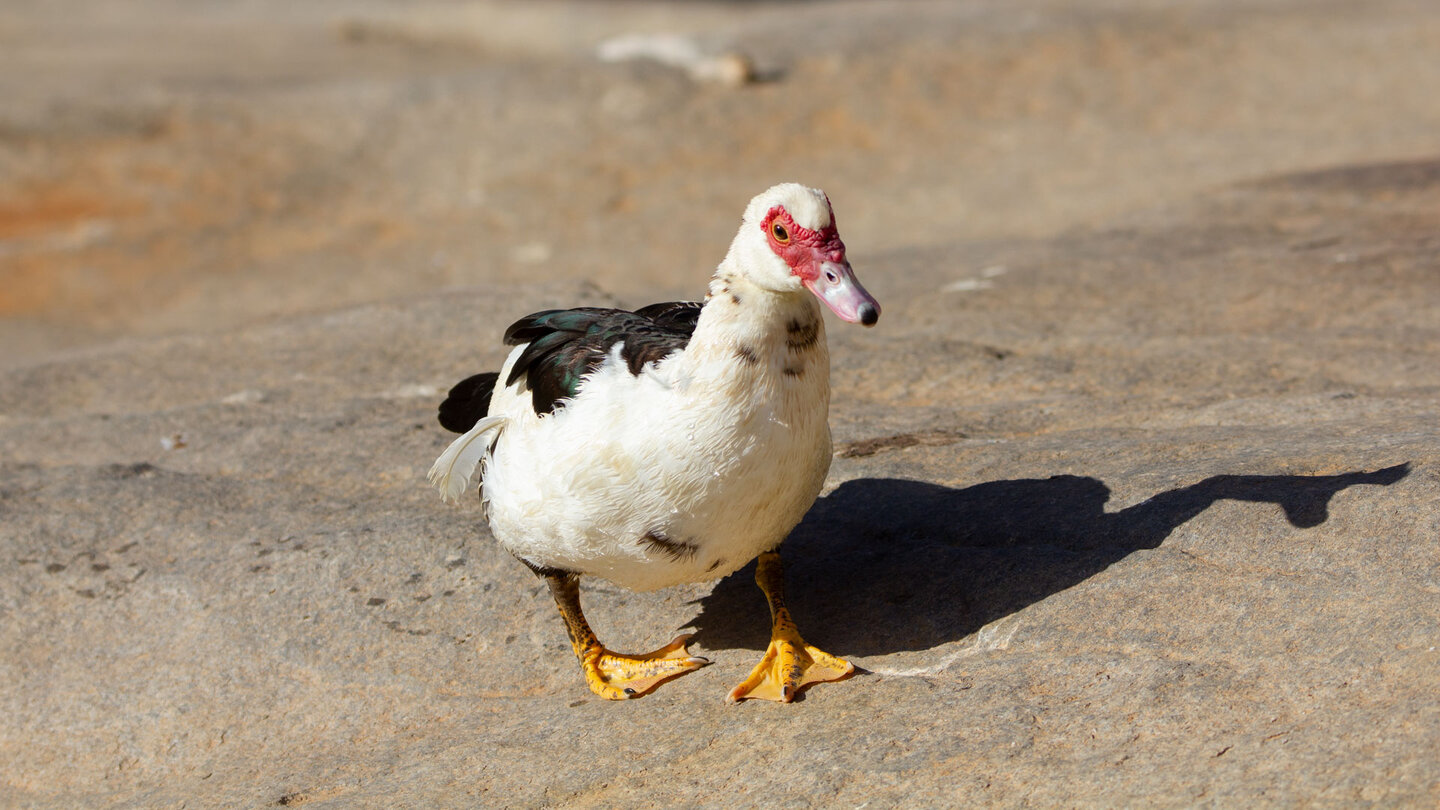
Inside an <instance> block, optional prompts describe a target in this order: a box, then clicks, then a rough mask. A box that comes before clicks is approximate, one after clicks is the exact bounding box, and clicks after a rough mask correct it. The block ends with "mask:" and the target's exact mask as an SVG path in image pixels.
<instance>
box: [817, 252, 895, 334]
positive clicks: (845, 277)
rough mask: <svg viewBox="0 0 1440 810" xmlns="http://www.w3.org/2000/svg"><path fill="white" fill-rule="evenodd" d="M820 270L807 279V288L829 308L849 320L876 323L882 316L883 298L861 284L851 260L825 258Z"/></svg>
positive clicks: (842, 318) (870, 324)
mask: <svg viewBox="0 0 1440 810" xmlns="http://www.w3.org/2000/svg"><path fill="white" fill-rule="evenodd" d="M818 269H819V272H818V273H816V274H815V276H814V277H813V278H808V279H806V280H805V282H804V284H805V287H806V289H808V290H810V292H812V293H815V297H817V298H819V299H820V300H821V301H824V302H825V306H827V307H830V311H831V312H834V313H835V314H836V315H839V316H840V319H841V320H843V321H847V322H849V323H860V324H864V325H866V326H874V325H875V322H876V321H878V320H880V302H879V301H876V300H875V297H874V296H872V295H871V294H870V293H868V292H866V291H865V288H864V287H862V286H860V282H859V280H857V279H856V278H855V271H854V270H851V269H850V262H848V261H845V260H844V259H841V260H840V261H838V262H836V261H823V262H820V264H819V268H818Z"/></svg>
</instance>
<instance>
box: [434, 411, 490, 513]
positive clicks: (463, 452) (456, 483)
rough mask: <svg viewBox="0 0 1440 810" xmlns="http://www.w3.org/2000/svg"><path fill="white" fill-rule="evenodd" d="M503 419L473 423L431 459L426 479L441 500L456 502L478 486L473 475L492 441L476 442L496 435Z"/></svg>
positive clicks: (488, 419) (488, 417) (475, 473)
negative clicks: (438, 455) (437, 491)
mask: <svg viewBox="0 0 1440 810" xmlns="http://www.w3.org/2000/svg"><path fill="white" fill-rule="evenodd" d="M505 421H506V419H505V417H503V416H487V417H485V418H484V419H481V420H480V421H479V422H476V423H475V427H472V428H470V430H469V432H467V433H465V434H464V435H462V436H461V437H460V438H458V439H456V440H455V441H453V442H451V443H450V446H449V447H447V448H445V452H443V453H441V454H440V457H439V458H437V459H435V463H434V464H433V465H432V466H431V467H430V472H429V474H428V475H427V476H426V478H428V479H429V480H430V483H431V485H433V486H434V487H435V488H436V489H438V490H440V497H441V499H443V500H445V501H448V502H450V503H459V502H460V499H461V498H462V497H464V496H465V494H466V493H468V492H473V491H474V490H475V488H476V485H477V484H478V481H476V475H477V472H478V471H479V469H480V462H481V461H482V460H484V458H485V454H486V453H488V452H490V446H491V444H492V443H493V439H487V440H486V441H480V439H482V438H485V437H486V436H488V435H489V434H492V433H498V432H499V431H500V429H501V428H502V427H504V426H505Z"/></svg>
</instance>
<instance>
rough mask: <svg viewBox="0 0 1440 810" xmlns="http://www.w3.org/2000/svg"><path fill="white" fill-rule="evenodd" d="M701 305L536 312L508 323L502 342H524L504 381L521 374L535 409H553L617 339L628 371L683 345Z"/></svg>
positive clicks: (508, 383) (540, 411)
mask: <svg viewBox="0 0 1440 810" xmlns="http://www.w3.org/2000/svg"><path fill="white" fill-rule="evenodd" d="M700 307H701V305H700V304H698V303H695V302H689V301H684V302H671V303H664V304H651V305H650V306H648V307H644V308H643V309H640V310H637V311H635V312H627V311H625V310H622V309H603V308H599V307H582V308H578V309H552V310H546V311H544V312H536V313H534V314H533V315H527V316H525V317H524V318H521V319H520V320H518V321H516V322H515V323H513V324H511V325H510V328H509V329H506V330H505V342H506V343H507V344H509V345H511V346H520V345H524V346H525V348H524V349H523V350H522V351H521V353H520V356H519V357H517V358H516V359H515V362H514V364H513V365H512V366H511V367H510V373H509V375H508V376H507V377H506V379H505V381H504V385H506V386H507V387H508V386H511V385H514V384H515V383H516V382H518V381H519V380H520V378H521V377H522V376H523V377H524V378H525V385H526V387H527V388H529V389H530V392H531V396H532V402H533V405H534V408H535V413H537V414H540V415H544V414H547V413H553V412H554V411H555V409H556V408H557V407H563V404H564V403H563V400H565V399H568V398H570V397H574V396H575V395H576V394H578V393H579V391H580V385H581V383H582V382H583V381H584V379H585V377H586V376H588V375H589V374H590V373H591V372H593V371H594V370H595V369H596V367H598V366H599V365H600V364H601V363H602V362H604V360H605V358H606V357H607V356H609V354H610V352H611V350H612V349H614V347H615V345H616V344H617V343H618V344H620V357H621V359H622V360H624V361H625V365H626V367H627V368H628V369H629V370H630V373H631V374H634V375H637V376H638V375H639V374H640V373H641V372H642V371H644V369H645V367H646V366H647V365H649V364H651V363H656V362H659V361H661V360H664V359H665V358H666V357H669V356H670V355H672V354H674V353H675V352H678V351H681V350H683V349H684V348H685V346H686V345H687V344H688V343H689V342H690V336H691V335H692V334H694V332H695V324H696V323H697V321H698V320H699V317H700Z"/></svg>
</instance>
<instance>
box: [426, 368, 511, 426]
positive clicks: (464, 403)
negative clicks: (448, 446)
mask: <svg viewBox="0 0 1440 810" xmlns="http://www.w3.org/2000/svg"><path fill="white" fill-rule="evenodd" d="M499 379H500V375H499V374H497V373H495V372H493V371H487V372H485V373H483V374H476V375H475V376H473V377H466V378H465V379H463V380H461V381H460V382H458V383H455V387H453V388H451V389H450V394H449V395H448V396H447V397H445V401H444V402H442V403H440V425H441V426H442V427H444V428H445V429H446V430H449V431H453V432H455V433H468V432H469V431H470V428H473V427H475V423H476V422H479V421H480V420H481V419H484V418H485V414H486V413H488V412H489V411H490V395H491V394H493V393H495V383H496V382H497V381H499Z"/></svg>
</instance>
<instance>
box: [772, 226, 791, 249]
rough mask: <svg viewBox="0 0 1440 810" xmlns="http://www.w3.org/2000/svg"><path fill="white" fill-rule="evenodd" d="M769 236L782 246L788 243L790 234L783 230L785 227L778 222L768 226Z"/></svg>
mask: <svg viewBox="0 0 1440 810" xmlns="http://www.w3.org/2000/svg"><path fill="white" fill-rule="evenodd" d="M770 235H771V236H773V237H775V241H776V242H779V243H780V244H782V245H784V244H787V243H789V241H790V232H789V231H787V230H785V226H784V225H781V224H780V223H778V222H777V223H775V224H774V225H771V226H770Z"/></svg>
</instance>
